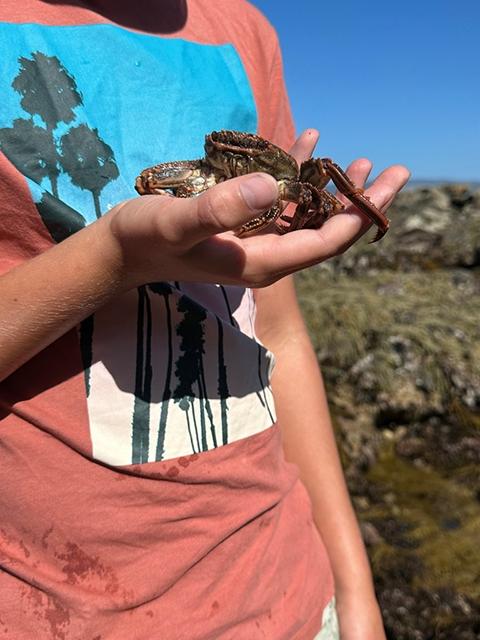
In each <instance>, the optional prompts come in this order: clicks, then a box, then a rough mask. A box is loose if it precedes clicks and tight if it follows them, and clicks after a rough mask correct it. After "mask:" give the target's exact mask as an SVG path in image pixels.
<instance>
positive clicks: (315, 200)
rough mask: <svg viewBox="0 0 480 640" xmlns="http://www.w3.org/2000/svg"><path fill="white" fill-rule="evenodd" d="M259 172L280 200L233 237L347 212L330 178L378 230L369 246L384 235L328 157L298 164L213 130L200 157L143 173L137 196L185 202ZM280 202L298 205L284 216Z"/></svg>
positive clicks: (235, 134) (263, 143)
mask: <svg viewBox="0 0 480 640" xmlns="http://www.w3.org/2000/svg"><path fill="white" fill-rule="evenodd" d="M257 171H261V172H264V173H268V174H270V175H271V176H273V177H274V178H275V179H276V180H277V182H278V194H279V197H278V200H277V202H276V203H275V205H274V206H273V207H272V208H271V209H269V210H268V211H266V212H265V213H263V214H262V215H260V216H258V217H255V218H253V219H252V220H249V221H248V222H247V223H245V224H244V225H242V226H241V227H240V228H238V229H236V230H235V234H236V235H237V236H245V235H250V234H253V233H256V232H258V231H260V230H262V229H264V228H266V227H268V226H269V225H271V224H272V225H273V226H274V228H275V229H276V231H278V232H279V233H287V232H290V231H295V230H298V229H317V228H319V227H321V226H322V225H323V224H324V222H325V221H326V220H328V219H329V218H331V217H332V216H334V215H336V214H337V213H340V212H342V211H344V210H345V205H344V204H343V202H340V200H338V199H337V198H336V197H335V196H334V195H332V194H331V193H329V192H328V191H326V190H325V187H326V185H327V184H328V182H329V181H330V180H332V182H333V183H334V184H335V186H336V187H337V189H338V191H339V192H340V193H342V194H343V195H344V196H345V197H346V198H347V199H348V200H350V202H352V203H353V204H354V205H355V206H356V207H357V208H358V209H360V211H362V212H363V213H364V214H365V215H366V216H367V217H368V218H370V220H371V221H372V222H373V223H374V224H375V225H376V226H377V227H378V231H377V234H376V236H375V238H374V239H373V240H372V242H376V241H377V240H380V238H382V237H383V236H384V235H385V233H386V232H387V231H388V226H389V220H388V218H386V216H385V215H384V214H383V213H382V212H381V211H380V210H379V209H377V208H376V207H375V205H374V204H373V203H372V202H371V201H370V199H369V198H368V196H366V195H365V193H364V191H363V189H360V188H359V187H357V186H355V184H354V183H353V182H352V181H351V180H350V178H349V177H348V175H347V174H346V173H345V172H344V171H343V170H342V169H341V168H340V167H339V166H338V165H337V164H335V162H333V161H332V160H330V158H310V159H309V160H306V161H305V162H302V164H301V165H300V166H298V164H297V161H296V160H295V158H293V157H292V156H291V155H289V154H288V153H286V152H285V151H284V150H283V149H281V148H280V147H277V146H276V145H274V144H272V143H271V142H269V141H268V140H265V139H264V138H261V137H260V136H257V135H255V134H253V133H242V132H241V131H212V133H210V134H209V135H207V136H206V137H205V157H204V158H201V159H200V160H184V161H175V162H164V163H162V164H157V165H155V166H153V167H150V168H148V169H145V170H144V171H142V173H141V174H140V175H139V176H138V178H137V180H136V183H135V189H136V190H137V192H138V193H139V194H140V195H145V194H161V195H174V196H177V197H180V198H189V197H192V196H196V195H198V194H200V193H201V192H202V191H205V190H206V189H209V188H210V187H212V186H213V185H215V184H217V183H219V182H223V181H225V180H229V179H230V178H235V177H237V176H241V175H245V174H247V173H253V172H257ZM283 202H293V203H296V204H297V206H296V208H295V210H294V211H293V214H292V215H287V214H286V213H284V208H283Z"/></svg>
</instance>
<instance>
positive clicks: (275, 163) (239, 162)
mask: <svg viewBox="0 0 480 640" xmlns="http://www.w3.org/2000/svg"><path fill="white" fill-rule="evenodd" d="M205 160H206V161H207V163H208V164H210V165H211V166H212V167H213V168H214V169H215V170H216V171H218V172H219V173H221V174H224V175H225V178H226V179H229V178H235V177H236V176H241V175H245V174H247V173H253V172H255V171H260V172H263V173H268V174H270V175H271V176H273V177H274V178H275V179H276V180H277V181H280V180H286V181H287V180H288V181H295V180H298V178H299V174H300V170H299V166H298V164H297V161H296V160H295V158H293V157H292V156H291V155H289V154H288V153H286V152H285V151H284V150H283V149H280V147H277V146H276V145H274V144H272V143H271V142H268V140H264V139H263V138H260V136H257V135H255V134H253V133H241V132H239V131H212V133H211V134H210V135H208V136H206V137H205Z"/></svg>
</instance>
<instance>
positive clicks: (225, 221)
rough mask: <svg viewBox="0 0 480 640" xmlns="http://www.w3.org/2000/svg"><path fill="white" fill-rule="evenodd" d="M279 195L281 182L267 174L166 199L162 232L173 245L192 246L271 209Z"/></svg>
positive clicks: (250, 175) (223, 183)
mask: <svg viewBox="0 0 480 640" xmlns="http://www.w3.org/2000/svg"><path fill="white" fill-rule="evenodd" d="M144 197H145V196H144ZM152 197H153V198H157V197H158V196H152ZM277 198H278V184H277V181H276V180H275V179H274V178H272V176H270V175H268V174H266V173H251V174H248V175H245V176H241V177H239V178H233V179H232V180H227V181H225V182H222V183H220V184H217V185H215V186H214V187H212V188H210V189H207V191H204V192H203V193H202V194H200V195H199V196H198V197H196V198H165V199H164V203H163V206H162V209H163V210H162V215H161V216H159V218H158V225H159V227H160V233H161V235H162V236H163V237H164V238H165V239H166V240H167V241H168V242H170V243H171V244H174V245H177V246H179V247H181V248H182V250H183V249H188V248H190V247H192V246H193V245H195V244H197V243H198V242H201V241H202V240H205V239H206V238H209V237H210V236H213V235H216V234H218V233H222V232H224V231H230V230H234V229H237V228H238V227H240V226H242V225H243V224H245V223H246V222H248V221H249V220H251V219H252V218H255V217H257V216H259V215H260V214H261V213H263V212H264V211H267V210H268V209H270V208H271V207H272V206H273V204H274V203H275V202H276V200H277Z"/></svg>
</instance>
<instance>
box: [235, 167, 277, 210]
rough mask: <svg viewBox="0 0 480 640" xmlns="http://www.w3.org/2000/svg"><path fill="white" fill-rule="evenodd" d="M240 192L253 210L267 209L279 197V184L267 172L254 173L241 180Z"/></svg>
mask: <svg viewBox="0 0 480 640" xmlns="http://www.w3.org/2000/svg"><path fill="white" fill-rule="evenodd" d="M240 193H241V194H242V196H243V199H244V200H245V202H246V203H247V206H248V208H249V209H251V210H252V211H253V212H257V211H265V209H269V208H270V207H271V206H272V205H273V203H274V202H275V200H276V199H277V198H278V184H277V181H276V180H275V178H273V177H272V176H269V175H268V174H267V173H254V174H252V175H249V176H247V177H245V178H244V179H243V180H242V181H241V183H240Z"/></svg>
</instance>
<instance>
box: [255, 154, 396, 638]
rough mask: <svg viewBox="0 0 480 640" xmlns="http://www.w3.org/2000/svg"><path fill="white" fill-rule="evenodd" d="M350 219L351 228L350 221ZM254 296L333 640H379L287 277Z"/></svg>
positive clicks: (354, 171) (386, 186) (318, 379)
mask: <svg viewBox="0 0 480 640" xmlns="http://www.w3.org/2000/svg"><path fill="white" fill-rule="evenodd" d="M293 153H294V154H295V155H296V156H297V157H302V156H306V155H308V154H309V149H308V148H304V149H302V148H301V145H300V148H299V145H298V143H297V145H296V147H295V148H294V150H293ZM370 167H371V165H370V163H368V162H367V161H365V160H360V161H357V162H356V163H354V164H353V165H352V167H351V168H350V171H349V172H350V176H351V177H352V178H353V180H354V181H355V183H356V184H358V185H359V186H362V185H363V183H364V181H365V180H366V178H367V176H368V173H369V170H370ZM407 177H408V172H407V171H406V170H405V169H403V168H401V167H393V168H391V169H389V170H387V171H386V172H384V173H383V174H381V176H380V177H379V179H378V180H377V181H376V183H375V184H374V186H373V187H372V189H371V190H370V196H371V197H372V199H373V201H374V202H375V204H377V206H380V207H382V208H385V207H386V206H388V205H389V203H390V202H391V200H392V199H393V197H394V195H395V194H396V192H397V191H398V190H399V189H400V188H401V186H403V184H404V182H405V181H406V179H407ZM350 222H351V224H354V223H355V216H353V217H352V219H351V221H350ZM356 224H357V225H358V229H357V231H358V232H359V233H360V232H361V230H362V229H364V227H363V222H362V220H361V217H358V218H357V220H356ZM319 295H321V292H319ZM255 297H256V302H257V321H256V330H257V334H258V335H259V337H260V339H261V340H262V341H263V342H264V344H265V345H266V346H267V347H268V348H269V349H270V350H271V351H272V352H273V353H274V354H275V359H276V365H275V369H274V372H273V377H272V388H273V394H274V398H275V406H276V411H277V416H278V421H279V425H280V429H281V432H282V439H283V446H284V451H285V455H286V458H287V460H289V461H291V462H294V463H295V464H297V466H298V467H299V471H300V477H301V479H302V481H303V483H304V484H305V486H306V488H307V491H308V493H309V495H310V498H311V501H312V508H313V515H314V520H315V522H316V525H317V527H318V529H319V532H320V534H321V536H322V538H323V541H324V543H325V545H326V548H327V551H328V554H329V557H330V561H331V564H332V569H333V573H334V578H335V585H336V597H337V609H338V613H339V620H340V629H341V638H342V640H365V638H368V639H369V640H384V638H385V634H384V630H383V624H382V619H381V614H380V610H379V607H378V604H377V601H376V598H375V593H374V589H373V581H372V576H371V571H370V566H369V562H368V559H367V555H366V552H365V548H364V545H363V542H362V538H361V534H360V530H359V527H358V523H357V520H356V517H355V514H354V511H353V508H352V505H351V502H350V498H349V495H348V490H347V487H346V483H345V479H344V475H343V471H342V468H341V464H340V460H339V456H338V451H337V447H336V444H335V438H334V434H333V429H332V424H331V420H330V415H329V411H328V404H327V399H326V395H325V389H324V385H323V380H322V376H321V372H320V369H319V367H318V364H317V359H316V357H315V353H314V351H313V348H312V346H311V342H310V339H309V337H308V334H307V331H306V328H305V324H304V322H303V318H302V315H301V312H300V310H299V307H298V303H297V301H296V296H295V291H294V286H293V282H292V279H291V278H285V279H283V280H281V281H279V282H277V283H275V284H273V285H272V286H270V287H267V288H265V289H262V290H258V291H256V292H255ZM292 381H297V382H296V383H292ZM298 381H301V383H299V382H298Z"/></svg>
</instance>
